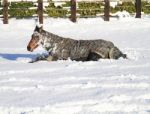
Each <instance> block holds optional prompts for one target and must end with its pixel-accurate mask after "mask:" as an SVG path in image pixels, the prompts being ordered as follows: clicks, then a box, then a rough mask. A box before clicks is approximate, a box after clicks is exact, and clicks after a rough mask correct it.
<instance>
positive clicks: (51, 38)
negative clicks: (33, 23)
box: [42, 30, 63, 43]
mask: <svg viewBox="0 0 150 114" xmlns="http://www.w3.org/2000/svg"><path fill="white" fill-rule="evenodd" d="M42 37H43V38H44V40H45V41H46V42H51V43H56V42H58V41H61V40H62V39H63V38H62V37H60V36H58V35H56V34H53V33H51V32H47V31H44V30H43V31H42Z"/></svg>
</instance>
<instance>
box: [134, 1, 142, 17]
mask: <svg viewBox="0 0 150 114" xmlns="http://www.w3.org/2000/svg"><path fill="white" fill-rule="evenodd" d="M135 9H136V16H135V18H141V0H135Z"/></svg>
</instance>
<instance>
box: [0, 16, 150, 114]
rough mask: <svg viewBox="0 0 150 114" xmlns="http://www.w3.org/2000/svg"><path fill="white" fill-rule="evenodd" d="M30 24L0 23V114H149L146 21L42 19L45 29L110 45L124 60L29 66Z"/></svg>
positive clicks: (149, 22) (149, 49) (149, 47)
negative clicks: (103, 41) (114, 46)
mask: <svg viewBox="0 0 150 114" xmlns="http://www.w3.org/2000/svg"><path fill="white" fill-rule="evenodd" d="M34 27H35V20H34V19H22V20H16V19H10V20H9V24H8V25H3V24H2V20H0V114H150V18H149V17H142V19H135V18H133V17H128V18H120V19H119V20H117V19H111V20H110V22H104V21H103V20H102V19H101V18H93V19H78V22H77V23H72V22H70V21H69V20H68V19H59V18H58V19H53V18H47V19H45V20H44V29H45V30H47V31H50V32H53V33H55V34H58V35H60V36H63V37H69V38H73V39H105V40H110V41H112V42H113V43H114V44H115V45H116V46H117V47H119V49H121V50H122V51H123V52H124V53H126V54H127V55H128V58H129V59H123V58H120V59H119V60H106V59H105V60H104V59H101V60H99V61H89V62H76V61H71V60H66V61H63V60H59V61H55V62H46V61H41V62H36V63H28V62H29V61H30V60H31V59H32V58H35V56H37V54H42V53H45V51H44V49H42V47H39V48H37V49H36V50H35V51H34V52H32V53H31V52H28V51H27V49H26V46H27V44H28V42H29V40H30V38H31V34H32V33H33V30H34Z"/></svg>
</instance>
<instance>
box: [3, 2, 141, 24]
mask: <svg viewBox="0 0 150 114" xmlns="http://www.w3.org/2000/svg"><path fill="white" fill-rule="evenodd" d="M37 2H38V6H37V13H38V18H39V23H40V24H43V12H44V11H43V0H38V1H37ZM103 2H104V21H109V18H110V0H104V1H103ZM70 3H71V6H70V10H71V16H70V20H71V21H72V22H76V21H77V6H76V0H71V1H70ZM8 7H9V3H8V0H3V23H4V24H8ZM135 9H136V18H141V0H135Z"/></svg>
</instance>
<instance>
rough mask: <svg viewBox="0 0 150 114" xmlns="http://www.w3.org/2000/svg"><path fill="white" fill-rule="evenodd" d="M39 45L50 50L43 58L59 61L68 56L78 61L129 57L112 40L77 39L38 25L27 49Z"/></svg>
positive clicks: (31, 49)
mask: <svg viewBox="0 0 150 114" xmlns="http://www.w3.org/2000/svg"><path fill="white" fill-rule="evenodd" d="M39 45H42V46H43V48H44V49H45V50H46V51H47V52H48V55H46V56H40V57H38V58H37V60H38V59H41V60H48V61H57V60H67V59H68V58H69V59H71V60H76V61H91V60H93V61H97V60H99V59H119V58H120V57H123V58H127V56H126V54H123V53H122V52H121V51H120V50H119V49H118V48H117V47H116V46H115V45H114V44H113V43H112V42H110V41H106V40H103V39H98V40H75V39H71V38H64V37H61V36H58V35H56V34H53V33H51V32H48V31H46V30H43V29H42V27H38V26H36V27H35V29H34V32H33V34H32V36H31V40H30V41H29V43H28V46H27V50H28V51H30V52H32V51H34V50H35V49H36V48H37V47H38V46H39Z"/></svg>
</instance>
